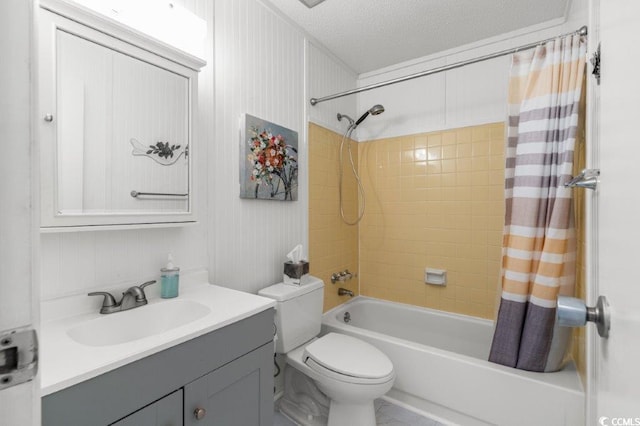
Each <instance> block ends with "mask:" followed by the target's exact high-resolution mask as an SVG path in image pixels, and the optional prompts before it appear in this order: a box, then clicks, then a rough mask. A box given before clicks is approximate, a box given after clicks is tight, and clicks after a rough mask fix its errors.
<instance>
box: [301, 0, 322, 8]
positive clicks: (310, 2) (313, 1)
mask: <svg viewBox="0 0 640 426" xmlns="http://www.w3.org/2000/svg"><path fill="white" fill-rule="evenodd" d="M323 1H324V0H300V2H301V3H303V4H304V5H305V6H307V7H308V8H309V9H311V8H312V7H314V6H317V5H319V4H320V3H322V2H323Z"/></svg>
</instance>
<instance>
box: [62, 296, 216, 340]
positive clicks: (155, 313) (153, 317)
mask: <svg viewBox="0 0 640 426" xmlns="http://www.w3.org/2000/svg"><path fill="white" fill-rule="evenodd" d="M210 312H211V309H210V308H208V307H207V306H205V305H202V304H200V303H198V302H194V301H192V300H172V301H165V302H161V303H156V304H153V305H145V306H141V307H139V308H134V309H131V310H128V311H124V312H115V313H113V314H107V315H105V316H102V317H100V318H96V319H93V320H90V321H87V322H85V323H83V324H80V325H77V326H75V327H73V328H70V329H69V330H67V334H68V335H69V337H71V338H72V339H73V340H74V341H76V342H78V343H80V344H83V345H87V346H109V345H118V344H120V343H126V342H131V341H134V340H138V339H142V338H145V337H149V336H153V335H156V334H160V333H164V332H166V331H169V330H171V329H173V328H177V327H181V326H183V325H185V324H188V323H190V322H193V321H196V320H198V319H200V318H203V317H205V316H207V315H208V314H209V313H210Z"/></svg>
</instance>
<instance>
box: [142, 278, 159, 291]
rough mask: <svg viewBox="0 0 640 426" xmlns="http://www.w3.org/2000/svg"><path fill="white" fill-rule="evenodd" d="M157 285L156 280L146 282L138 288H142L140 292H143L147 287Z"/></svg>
mask: <svg viewBox="0 0 640 426" xmlns="http://www.w3.org/2000/svg"><path fill="white" fill-rule="evenodd" d="M155 283H156V280H152V281H147V282H146V283H144V284H140V285H139V286H138V287H140V290H142V289H144V288H145V287H147V286H150V285H151V284H155Z"/></svg>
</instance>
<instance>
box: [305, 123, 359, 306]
mask: <svg viewBox="0 0 640 426" xmlns="http://www.w3.org/2000/svg"><path fill="white" fill-rule="evenodd" d="M341 140H342V135H340V134H338V133H335V132H333V131H331V130H327V129H325V128H323V127H320V126H318V125H316V124H313V123H310V124H309V269H310V273H311V275H314V276H316V277H319V278H322V280H324V283H325V286H324V310H325V311H326V310H328V309H331V308H333V307H334V306H336V305H339V304H340V303H343V302H345V301H346V300H347V299H348V296H338V288H339V287H344V288H347V289H349V290H352V291H353V292H354V293H355V294H358V278H357V277H354V278H353V279H351V280H349V281H345V282H341V283H336V284H331V274H333V273H335V272H339V271H343V270H345V269H349V271H350V272H352V273H354V274H355V273H357V271H358V227H357V226H349V225H346V224H345V223H343V222H342V220H341V218H340V213H339V209H340V208H339V204H338V203H339V200H338V153H339V147H340V142H341ZM344 152H345V154H346V153H347V149H346V147H345V150H344ZM352 152H353V155H354V162H355V165H356V167H357V166H358V162H357V161H358V144H357V143H355V142H353V141H352ZM347 158H348V157H347V156H346V155H345V161H346V162H345V169H344V170H345V173H344V185H343V193H344V212H345V215H346V217H347V219H349V220H350V221H352V220H353V219H354V218H355V217H356V216H357V209H358V196H357V194H358V192H357V187H356V181H355V180H354V178H353V175H352V173H351V169H350V167H351V166H350V165H349V163H348V159H347Z"/></svg>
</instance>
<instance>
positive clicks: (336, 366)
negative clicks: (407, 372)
mask: <svg viewBox="0 0 640 426" xmlns="http://www.w3.org/2000/svg"><path fill="white" fill-rule="evenodd" d="M303 362H304V363H305V364H306V365H307V366H308V367H309V368H311V369H312V370H314V371H315V372H317V373H319V374H321V375H323V376H325V377H331V378H333V379H336V380H339V381H341V382H347V383H360V384H379V383H385V382H388V381H389V380H393V378H394V377H395V372H394V370H393V364H392V363H391V360H389V358H388V357H387V356H386V355H385V354H384V353H382V352H381V351H380V350H379V349H377V348H376V347H375V346H373V345H370V344H369V343H367V342H364V341H362V340H360V339H356V338H354V337H351V336H347V335H344V334H337V333H329V334H327V335H325V336H323V337H321V338H319V339H317V340H314V341H313V342H312V343H310V344H308V345H307V346H306V347H305V349H304V354H303Z"/></svg>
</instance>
